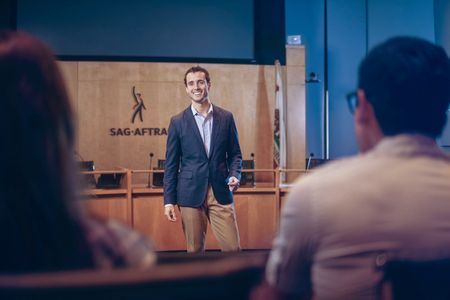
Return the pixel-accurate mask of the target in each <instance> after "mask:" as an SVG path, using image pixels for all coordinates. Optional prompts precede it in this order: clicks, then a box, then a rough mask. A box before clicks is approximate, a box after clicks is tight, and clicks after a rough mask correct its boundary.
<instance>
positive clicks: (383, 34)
mask: <svg viewBox="0 0 450 300" xmlns="http://www.w3.org/2000/svg"><path fill="white" fill-rule="evenodd" d="M367 23H368V44H369V48H371V47H373V46H374V45H376V44H378V43H380V42H382V41H384V40H386V39H387V38H389V37H392V36H396V35H412V36H417V37H421V38H424V39H427V40H429V41H431V42H434V5H433V1H431V0H369V1H368V22H367Z"/></svg>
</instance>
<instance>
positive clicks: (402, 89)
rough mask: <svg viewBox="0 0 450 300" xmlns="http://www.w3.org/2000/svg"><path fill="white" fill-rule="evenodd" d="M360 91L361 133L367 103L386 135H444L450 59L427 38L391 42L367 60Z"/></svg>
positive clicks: (362, 66) (449, 98) (360, 77)
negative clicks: (361, 106) (426, 39)
mask: <svg viewBox="0 0 450 300" xmlns="http://www.w3.org/2000/svg"><path fill="white" fill-rule="evenodd" d="M358 88H359V90H358V93H357V95H358V105H357V107H356V110H355V117H356V126H357V135H358V117H360V121H365V120H366V119H365V118H364V117H365V116H366V115H364V112H367V111H364V108H365V106H364V104H370V107H369V108H370V110H372V112H373V114H374V116H375V117H376V121H377V123H378V125H379V129H380V131H381V132H380V134H382V135H383V136H393V135H398V134H403V133H407V134H421V135H426V136H429V137H432V138H436V137H438V136H439V135H441V134H442V130H443V128H444V126H445V124H446V111H447V109H448V108H449V103H450V59H449V57H448V56H447V54H446V53H445V51H444V49H443V48H442V47H439V46H436V45H434V44H432V43H430V42H428V41H425V40H423V39H420V38H414V37H395V38H391V39H389V40H387V41H386V42H384V43H382V44H380V45H378V46H376V47H375V48H373V49H372V50H371V51H370V52H369V54H368V55H367V56H366V57H365V58H364V60H363V61H362V62H361V64H360V67H359V74H358ZM361 102H363V103H362V104H363V109H362V114H361V111H360V115H358V108H359V104H361ZM359 125H361V124H359ZM362 125H363V127H364V123H363V124H362ZM366 133H367V132H366ZM362 134H365V133H364V132H359V135H362ZM359 138H363V137H361V136H360V137H359Z"/></svg>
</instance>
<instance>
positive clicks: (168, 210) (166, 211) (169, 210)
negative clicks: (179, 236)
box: [164, 204, 177, 222]
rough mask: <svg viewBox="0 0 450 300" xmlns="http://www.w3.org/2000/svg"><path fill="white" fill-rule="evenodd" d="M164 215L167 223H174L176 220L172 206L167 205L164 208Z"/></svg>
mask: <svg viewBox="0 0 450 300" xmlns="http://www.w3.org/2000/svg"><path fill="white" fill-rule="evenodd" d="M164 215H165V216H166V217H167V220H169V221H172V222H175V221H176V220H177V216H176V215H175V208H174V206H173V205H172V204H167V205H165V206H164Z"/></svg>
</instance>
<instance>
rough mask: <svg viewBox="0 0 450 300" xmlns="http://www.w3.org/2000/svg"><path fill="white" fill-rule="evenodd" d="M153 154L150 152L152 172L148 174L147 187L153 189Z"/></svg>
mask: <svg viewBox="0 0 450 300" xmlns="http://www.w3.org/2000/svg"><path fill="white" fill-rule="evenodd" d="M152 161H153V152H150V167H149V169H150V172H149V173H148V183H147V187H149V188H153V171H152Z"/></svg>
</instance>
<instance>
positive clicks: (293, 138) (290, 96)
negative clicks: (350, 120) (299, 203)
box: [286, 46, 306, 182]
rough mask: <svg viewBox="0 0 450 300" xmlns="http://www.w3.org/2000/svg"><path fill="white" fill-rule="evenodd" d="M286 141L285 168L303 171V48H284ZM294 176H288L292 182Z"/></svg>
mask: <svg viewBox="0 0 450 300" xmlns="http://www.w3.org/2000/svg"><path fill="white" fill-rule="evenodd" d="M286 81H287V103H286V110H287V114H286V123H287V124H286V139H287V168H288V169H304V168H305V158H306V155H305V151H306V95H305V48H304V47H299V46H287V47H286ZM296 177H297V175H296V174H288V176H287V180H288V181H289V182H291V181H293V180H294V179H295V178H296Z"/></svg>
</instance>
